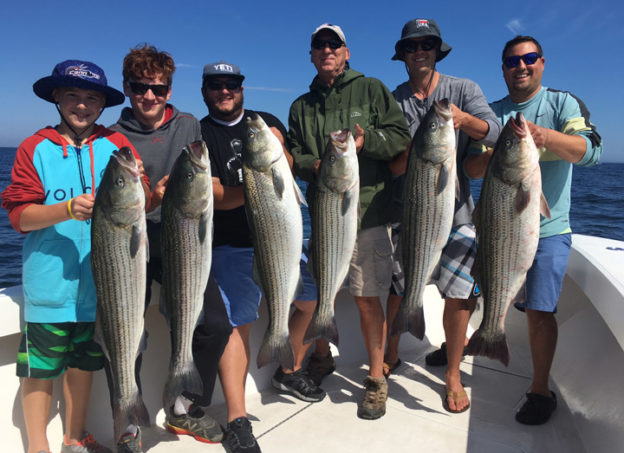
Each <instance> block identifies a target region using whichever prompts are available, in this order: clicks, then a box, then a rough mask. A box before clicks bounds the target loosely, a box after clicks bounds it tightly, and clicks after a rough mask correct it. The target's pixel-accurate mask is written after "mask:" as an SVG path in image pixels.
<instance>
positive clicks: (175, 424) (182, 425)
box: [165, 405, 223, 443]
mask: <svg viewBox="0 0 624 453" xmlns="http://www.w3.org/2000/svg"><path fill="white" fill-rule="evenodd" d="M165 428H166V429H167V431H169V432H170V433H174V434H188V435H189V436H193V437H194V438H195V440H198V441H200V442H206V443H218V442H221V441H222V440H223V431H221V426H219V424H218V423H217V421H216V420H215V419H214V418H212V417H210V416H209V415H208V414H206V413H205V412H204V410H203V409H202V408H201V407H199V406H195V405H191V407H190V408H189V411H188V413H187V414H182V415H175V414H174V413H173V409H172V410H171V411H170V414H169V415H167V420H166V421H165Z"/></svg>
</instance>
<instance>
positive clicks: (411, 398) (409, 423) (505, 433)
mask: <svg viewBox="0 0 624 453" xmlns="http://www.w3.org/2000/svg"><path fill="white" fill-rule="evenodd" d="M509 318H513V319H508V323H507V325H508V329H509V328H510V324H514V326H515V327H513V328H516V329H518V330H522V329H526V323H525V321H524V316H523V315H522V314H520V313H511V312H510V314H509ZM517 333H521V332H517ZM525 344H526V343H525ZM422 345H423V346H422V347H420V348H412V349H410V350H408V351H405V350H404V351H402V353H401V357H402V359H403V364H402V365H401V366H400V367H399V368H398V369H397V370H396V374H393V375H392V376H391V377H390V378H389V383H388V395H389V396H388V403H387V410H386V415H385V416H384V417H382V418H380V419H378V420H374V421H369V420H361V419H359V418H357V416H356V411H357V403H358V401H359V400H360V398H361V397H362V392H363V390H362V380H363V378H364V377H365V375H366V368H365V367H364V366H363V365H362V366H358V365H355V364H350V365H344V366H341V365H339V366H338V369H337V370H336V372H335V373H334V374H332V375H331V376H329V377H327V378H326V379H325V380H324V381H323V388H324V389H325V390H326V391H327V397H326V398H325V399H324V400H323V401H321V402H320V403H306V402H303V401H300V400H298V399H296V398H294V397H291V396H289V395H282V394H279V393H277V392H276V391H273V390H272V389H267V390H264V391H262V392H261V393H259V394H253V395H248V396H247V410H248V413H249V418H250V420H251V421H252V424H253V429H254V434H255V435H256V437H257V439H258V442H259V444H260V446H261V448H262V451H263V452H276V453H278V452H293V451H296V452H321V451H343V452H363V451H365V452H385V451H395V452H408V451H415V450H420V451H427V452H481V453H488V452H492V453H494V452H496V453H501V452H535V453H538V452H557V451H565V452H568V453H575V452H579V453H580V452H584V451H585V450H584V448H583V446H582V442H581V441H580V439H579V437H578V435H577V433H576V429H575V428H574V424H573V422H572V416H571V414H570V410H569V409H568V408H567V406H566V405H565V401H559V407H558V409H557V411H556V412H555V414H554V415H553V418H552V419H551V421H550V422H549V423H548V424H546V425H543V426H538V427H529V426H524V425H521V424H519V423H517V422H516V421H515V419H514V414H515V411H516V409H517V408H518V407H519V406H520V404H522V397H523V395H524V393H525V392H526V391H527V389H528V386H529V383H530V370H531V367H530V355H529V351H528V350H527V349H526V348H524V347H523V346H522V345H519V344H518V345H513V346H512V357H511V364H510V367H509V369H506V368H505V367H504V366H502V365H499V364H498V363H495V362H493V361H491V360H489V359H482V358H476V359H475V358H473V357H466V358H465V359H464V361H463V362H462V364H461V371H462V374H463V382H464V384H465V386H466V390H467V392H468V394H469V396H470V398H471V401H472V406H471V408H470V409H469V410H468V411H467V412H464V413H462V414H450V413H448V412H446V411H445V410H444V408H443V406H442V395H443V394H444V389H445V387H444V370H445V367H435V368H434V367H428V366H426V365H425V359H424V358H425V355H426V354H427V353H428V352H429V351H430V350H433V349H434V347H433V346H431V345H430V344H429V343H428V342H426V341H425V342H423V343H422ZM553 388H554V389H555V391H557V389H556V387H555V386H554V384H553ZM557 393H558V392H557ZM211 415H212V416H214V417H215V418H216V419H217V420H219V421H220V422H221V423H224V422H225V421H226V420H225V417H226V413H225V408H224V406H223V405H222V404H221V405H216V406H214V407H212V411H211ZM163 421H164V414H163V412H162V411H160V412H159V413H158V415H157V417H156V423H155V424H154V426H153V427H151V428H149V429H145V430H144V431H143V446H144V451H145V452H150V453H156V452H163V453H164V452H171V453H175V452H191V451H198V452H199V451H205V452H209V451H214V452H218V451H223V447H222V446H221V445H207V446H204V445H201V444H199V443H198V442H197V441H195V440H194V439H192V438H190V437H189V436H180V437H178V436H175V435H173V434H170V433H168V432H167V431H165V430H164V429H163V428H162V424H163Z"/></svg>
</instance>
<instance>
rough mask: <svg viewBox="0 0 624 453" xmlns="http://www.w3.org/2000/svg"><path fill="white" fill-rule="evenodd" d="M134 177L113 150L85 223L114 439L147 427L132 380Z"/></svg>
mask: <svg viewBox="0 0 624 453" xmlns="http://www.w3.org/2000/svg"><path fill="white" fill-rule="evenodd" d="M138 175H139V173H138V167H137V164H136V161H135V159H134V156H133V155H132V152H131V151H130V149H129V148H122V149H121V150H120V151H116V152H115V153H114V154H113V157H111V160H110V161H109V163H108V165H107V167H106V170H105V172H104V175H103V177H102V182H101V183H100V186H99V188H98V193H97V196H96V199H95V204H94V207H93V217H92V222H91V268H92V271H93V280H94V283H95V288H96V293H97V299H98V302H97V314H96V329H97V339H98V342H99V343H100V344H101V345H102V349H103V350H104V353H105V354H106V356H107V358H108V360H109V362H110V367H111V374H112V387H113V388H112V394H113V421H114V431H115V438H116V439H117V438H118V437H119V435H120V431H121V429H122V428H124V427H125V426H127V425H128V424H135V425H149V414H148V412H147V408H146V407H145V404H144V403H143V400H142V398H141V395H140V393H139V390H138V387H137V384H136V382H135V360H136V357H137V354H138V350H139V347H140V343H141V339H142V336H143V322H144V320H143V312H144V309H145V282H146V259H147V234H146V226H145V194H144V192H143V188H142V186H141V181H140V179H139V176H138Z"/></svg>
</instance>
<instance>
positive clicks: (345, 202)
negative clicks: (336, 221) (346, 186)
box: [342, 190, 353, 216]
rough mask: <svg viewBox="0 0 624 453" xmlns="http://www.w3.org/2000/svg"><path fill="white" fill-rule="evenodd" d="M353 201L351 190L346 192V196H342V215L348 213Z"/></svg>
mask: <svg viewBox="0 0 624 453" xmlns="http://www.w3.org/2000/svg"><path fill="white" fill-rule="evenodd" d="M351 203H353V199H352V196H351V192H350V191H348V190H347V191H346V192H345V193H344V196H343V197H342V215H343V216H344V215H347V211H348V210H349V207H350V206H351Z"/></svg>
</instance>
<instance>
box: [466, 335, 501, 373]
mask: <svg viewBox="0 0 624 453" xmlns="http://www.w3.org/2000/svg"><path fill="white" fill-rule="evenodd" d="M467 348H468V349H467V354H469V355H480V356H485V357H489V358H490V359H494V360H500V361H501V363H502V364H503V365H505V366H509V346H508V345H507V336H506V335H505V332H500V333H497V334H495V335H493V336H488V337H486V336H485V335H484V334H483V332H482V331H481V329H480V328H479V329H478V330H477V331H476V332H475V333H473V334H472V337H470V341H469V342H468V346H467Z"/></svg>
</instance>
